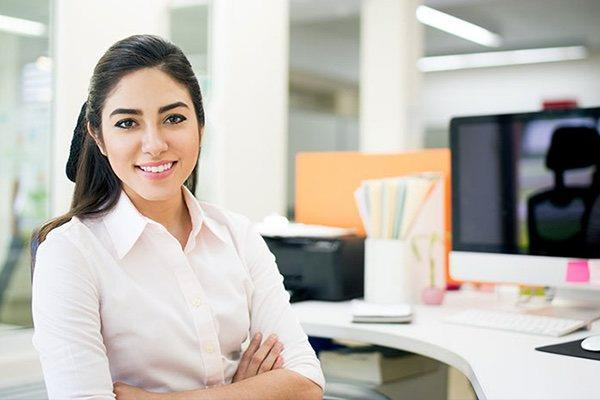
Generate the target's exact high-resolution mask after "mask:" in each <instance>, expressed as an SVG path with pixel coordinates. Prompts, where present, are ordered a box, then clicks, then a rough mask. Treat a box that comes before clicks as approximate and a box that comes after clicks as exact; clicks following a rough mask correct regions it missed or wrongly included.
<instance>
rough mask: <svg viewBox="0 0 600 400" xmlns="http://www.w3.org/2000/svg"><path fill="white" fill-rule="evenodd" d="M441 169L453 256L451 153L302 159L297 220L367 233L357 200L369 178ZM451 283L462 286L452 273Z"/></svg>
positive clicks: (328, 155) (436, 151)
mask: <svg viewBox="0 0 600 400" xmlns="http://www.w3.org/2000/svg"><path fill="white" fill-rule="evenodd" d="M427 171H437V172H441V173H442V174H443V176H444V178H445V203H446V211H445V214H446V217H445V231H446V238H445V246H446V255H448V254H449V252H450V245H451V239H450V231H451V220H450V214H451V210H452V208H451V207H450V177H451V175H450V150H449V149H428V150H420V151H412V152H405V153H387V154H385V153H384V154H382V153H361V152H323V153H298V155H297V156H296V200H295V201H296V206H295V218H296V222H300V223H305V224H319V225H329V226H340V227H346V228H355V229H356V230H357V231H358V232H359V234H360V235H364V234H365V231H364V228H363V226H362V222H361V220H360V217H359V215H358V209H357V207H356V203H355V202H354V190H356V189H357V188H358V187H359V186H360V184H361V181H363V180H365V179H376V178H385V177H394V176H401V175H408V174H412V173H417V172H427ZM447 267H448V257H446V281H447V282H448V283H456V282H454V281H452V280H451V279H450V276H449V275H448V268H447Z"/></svg>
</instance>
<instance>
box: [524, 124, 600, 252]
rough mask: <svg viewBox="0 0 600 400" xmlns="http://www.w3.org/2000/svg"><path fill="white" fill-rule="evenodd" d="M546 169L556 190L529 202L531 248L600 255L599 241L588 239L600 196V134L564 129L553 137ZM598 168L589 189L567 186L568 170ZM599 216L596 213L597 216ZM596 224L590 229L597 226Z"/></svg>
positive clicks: (534, 249) (592, 130)
mask: <svg viewBox="0 0 600 400" xmlns="http://www.w3.org/2000/svg"><path fill="white" fill-rule="evenodd" d="M546 167H547V168H548V169H550V170H552V171H553V173H554V187H552V188H549V189H547V190H545V191H543V192H540V193H537V194H534V195H533V196H531V197H530V198H529V200H528V201H527V228H528V231H529V247H530V250H531V253H532V254H536V255H546V254H554V255H563V256H569V255H572V254H582V255H590V256H591V255H592V253H596V254H598V247H599V246H600V242H599V241H595V242H593V243H590V242H589V240H587V239H586V236H587V235H588V225H590V217H591V216H592V208H593V205H594V203H595V202H596V200H597V198H598V195H599V193H600V134H599V133H598V131H596V129H594V128H588V127H562V128H558V129H556V131H554V133H553V134H552V141H551V144H550V149H549V150H548V153H547V154H546ZM589 167H595V171H594V173H593V176H592V183H591V184H590V185H589V186H581V185H578V186H566V185H565V179H564V174H565V172H566V171H569V170H575V169H581V168H589ZM596 214H597V213H594V215H596ZM598 224H600V221H595V222H593V223H592V225H590V226H597V225H598Z"/></svg>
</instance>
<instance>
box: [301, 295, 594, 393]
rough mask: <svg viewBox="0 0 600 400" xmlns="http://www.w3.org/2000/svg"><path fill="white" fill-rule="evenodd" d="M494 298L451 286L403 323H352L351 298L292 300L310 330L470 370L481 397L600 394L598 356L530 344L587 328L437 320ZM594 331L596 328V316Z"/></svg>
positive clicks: (493, 303)
mask: <svg viewBox="0 0 600 400" xmlns="http://www.w3.org/2000/svg"><path fill="white" fill-rule="evenodd" d="M497 304H498V302H497V301H496V295H495V294H482V293H476V292H466V293H464V292H450V293H448V294H447V296H446V299H445V302H444V305H443V306H438V307H436V306H416V309H415V318H414V320H413V322H412V323H411V324H406V325H402V324H389V325H388V324H354V323H352V322H350V320H351V314H350V306H349V303H348V302H341V303H331V302H320V301H305V302H301V303H295V304H293V308H294V310H295V312H296V313H297V315H298V318H299V320H300V322H301V324H302V326H303V328H304V330H305V332H306V333H307V335H309V336H316V337H324V338H337V339H346V340H356V341H361V342H366V343H371V344H376V345H381V346H386V347H391V348H396V349H401V350H405V351H409V352H413V353H417V354H421V355H424V356H427V357H431V358H434V359H436V360H439V361H441V362H443V363H445V364H448V365H451V366H453V367H455V368H457V369H458V370H460V371H461V372H462V373H463V374H465V375H466V376H467V378H468V379H469V380H470V381H471V384H472V385H473V388H474V389H475V392H476V394H477V396H478V397H479V399H519V400H521V399H561V400H562V399H600V361H596V360H588V359H582V358H575V357H568V356H561V355H557V354H550V353H544V352H540V351H537V350H535V347H539V346H544V345H549V344H554V343H561V342H568V341H571V340H576V339H579V338H582V337H586V336H589V335H590V334H591V333H590V331H579V332H576V333H573V334H571V335H567V336H563V337H560V338H552V337H544V336H534V335H528V334H521V333H513V332H505V331H499V330H492V329H484V328H474V327H467V326H460V325H452V324H447V323H445V322H443V321H442V318H443V317H444V316H445V315H448V314H450V313H452V312H456V311H460V310H462V309H465V308H473V307H485V306H486V305H489V306H490V308H491V307H493V306H497ZM592 332H593V333H600V324H599V323H595V324H594V325H593V327H592Z"/></svg>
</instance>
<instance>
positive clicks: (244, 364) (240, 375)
mask: <svg viewBox="0 0 600 400" xmlns="http://www.w3.org/2000/svg"><path fill="white" fill-rule="evenodd" d="M261 340H262V334H261V333H260V332H258V333H256V334H255V335H254V337H253V338H252V340H251V341H250V344H249V345H248V348H247V349H246V351H244V354H242V358H241V359H240V363H239V364H238V367H237V370H236V372H235V375H234V377H233V381H234V382H237V381H238V380H242V379H246V378H247V376H246V375H247V369H248V365H250V360H251V359H252V356H253V355H254V353H256V350H258V348H259V346H260V342H261Z"/></svg>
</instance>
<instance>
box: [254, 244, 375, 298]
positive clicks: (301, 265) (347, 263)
mask: <svg viewBox="0 0 600 400" xmlns="http://www.w3.org/2000/svg"><path fill="white" fill-rule="evenodd" d="M263 238H264V239H265V241H266V243H267V246H268V247H269V249H270V250H271V252H272V253H273V254H274V255H275V259H276V261H277V266H278V267H279V272H280V273H281V274H282V275H283V284H284V286H285V288H286V290H287V291H288V292H289V293H290V301H292V302H294V301H301V300H328V301H340V300H349V299H353V298H357V297H362V296H363V290H364V259H365V257H364V252H365V245H364V238H363V237H359V236H356V235H352V234H350V235H348V234H346V235H341V236H337V237H332V236H327V237H301V236H277V235H264V234H263Z"/></svg>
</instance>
